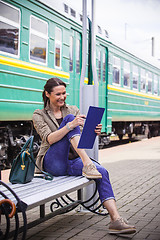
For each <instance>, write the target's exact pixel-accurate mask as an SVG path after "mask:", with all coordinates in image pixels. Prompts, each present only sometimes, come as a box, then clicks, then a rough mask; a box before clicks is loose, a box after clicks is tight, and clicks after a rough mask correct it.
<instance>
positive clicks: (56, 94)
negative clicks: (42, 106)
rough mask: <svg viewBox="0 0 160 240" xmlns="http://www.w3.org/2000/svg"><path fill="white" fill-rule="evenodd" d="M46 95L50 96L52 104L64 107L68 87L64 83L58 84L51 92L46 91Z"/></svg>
mask: <svg viewBox="0 0 160 240" xmlns="http://www.w3.org/2000/svg"><path fill="white" fill-rule="evenodd" d="M46 96H47V97H48V98H49V100H50V104H51V105H53V106H55V107H62V106H64V103H65V100H66V88H65V86H63V85H59V86H56V87H54V88H53V90H52V92H51V93H48V92H47V91H46Z"/></svg>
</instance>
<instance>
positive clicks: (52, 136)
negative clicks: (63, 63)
mask: <svg viewBox="0 0 160 240" xmlns="http://www.w3.org/2000/svg"><path fill="white" fill-rule="evenodd" d="M66 97H67V95H66V84H65V83H64V82H63V81H61V80H60V79H58V78H51V79H49V80H48V81H47V82H46V84H45V86H44V91H43V101H44V109H42V110H40V109H37V110H35V111H34V113H33V118H32V120H33V124H34V127H35V129H36V131H37V133H38V134H39V135H40V137H41V139H42V143H41V146H40V150H39V153H38V155H37V165H38V167H39V168H40V169H41V170H44V171H47V172H49V173H50V174H52V175H54V176H63V175H71V176H80V175H83V176H85V177H87V178H88V179H94V180H95V181H96V183H97V188H98V193H99V197H100V200H101V202H102V203H103V206H104V207H105V208H106V209H107V211H108V212H109V215H110V218H111V222H110V225H109V233H112V234H114V233H116V234H117V233H127V234H131V233H135V232H136V228H135V227H134V226H131V225H129V224H128V223H127V222H126V221H125V220H124V219H123V218H122V217H121V216H120V215H119V212H118V210H117V207H116V201H115V196H114V193H113V190H112V186H111V183H110V179H109V174H108V171H107V170H106V169H105V168H104V167H102V166H101V165H100V164H98V163H96V162H93V161H92V160H91V159H90V158H89V156H88V155H87V153H86V152H85V150H84V149H79V148H77V146H78V142H79V139H80V135H81V128H83V125H84V118H85V115H83V114H80V111H79V109H78V108H77V107H76V106H69V105H66ZM101 129H102V125H101V124H98V125H97V127H96V129H95V132H96V134H97V135H99V134H100V133H101ZM36 173H38V168H37V169H36Z"/></svg>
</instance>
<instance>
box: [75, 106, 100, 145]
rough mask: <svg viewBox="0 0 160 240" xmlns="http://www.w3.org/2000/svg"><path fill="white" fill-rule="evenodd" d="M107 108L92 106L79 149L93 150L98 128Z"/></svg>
mask: <svg viewBox="0 0 160 240" xmlns="http://www.w3.org/2000/svg"><path fill="white" fill-rule="evenodd" d="M104 110H105V108H100V107H93V106H90V107H89V110H88V113H87V117H86V120H85V124H84V127H83V131H82V134H81V137H80V140H79V144H78V148H84V149H92V148H93V144H94V141H95V138H96V136H97V134H96V133H95V131H94V130H95V128H96V126H97V125H98V124H99V123H100V122H101V119H102V117H103V113H104Z"/></svg>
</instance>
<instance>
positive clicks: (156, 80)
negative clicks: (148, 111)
mask: <svg viewBox="0 0 160 240" xmlns="http://www.w3.org/2000/svg"><path fill="white" fill-rule="evenodd" d="M154 94H155V95H157V94H158V76H157V75H154Z"/></svg>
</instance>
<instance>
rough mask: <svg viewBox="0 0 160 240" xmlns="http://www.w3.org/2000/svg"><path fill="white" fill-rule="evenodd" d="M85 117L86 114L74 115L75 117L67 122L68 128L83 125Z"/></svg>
mask: <svg viewBox="0 0 160 240" xmlns="http://www.w3.org/2000/svg"><path fill="white" fill-rule="evenodd" d="M85 118H86V116H85V115H83V114H81V115H77V116H75V119H74V120H73V121H72V122H70V123H69V125H70V128H75V127H77V126H84V121H85Z"/></svg>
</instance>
